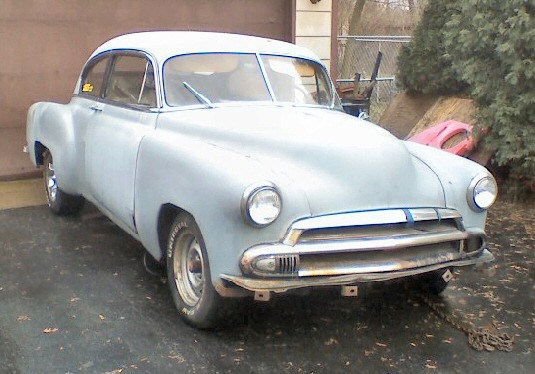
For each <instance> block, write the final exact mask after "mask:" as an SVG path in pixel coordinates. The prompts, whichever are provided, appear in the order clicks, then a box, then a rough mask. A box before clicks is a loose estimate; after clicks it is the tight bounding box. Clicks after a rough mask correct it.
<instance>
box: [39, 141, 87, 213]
mask: <svg viewBox="0 0 535 374" xmlns="http://www.w3.org/2000/svg"><path fill="white" fill-rule="evenodd" d="M43 165H44V170H43V177H44V180H45V191H46V199H47V201H48V206H49V207H50V209H51V210H52V212H54V213H55V214H58V215H70V214H75V213H78V212H79V211H80V210H82V208H83V207H84V204H85V199H84V198H83V197H82V196H75V195H70V194H68V193H65V192H63V190H61V188H59V187H58V184H57V180H56V171H55V169H54V160H53V159H52V154H51V153H50V151H48V150H47V151H46V152H45V153H44V154H43Z"/></svg>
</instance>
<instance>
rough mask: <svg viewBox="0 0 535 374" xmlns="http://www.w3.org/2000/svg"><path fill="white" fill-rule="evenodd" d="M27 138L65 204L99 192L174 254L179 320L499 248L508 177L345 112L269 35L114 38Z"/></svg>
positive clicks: (105, 205) (171, 265)
mask: <svg viewBox="0 0 535 374" xmlns="http://www.w3.org/2000/svg"><path fill="white" fill-rule="evenodd" d="M27 142H28V146H27V150H28V152H29V155H30V157H31V160H32V161H33V163H34V164H35V165H36V166H40V165H42V166H43V170H44V176H45V182H46V191H47V196H48V202H49V206H50V208H51V209H52V211H53V212H54V213H57V214H70V213H76V212H77V211H79V210H80V209H81V208H82V206H83V203H84V201H85V200H89V201H90V202H91V203H93V204H94V205H95V206H97V207H98V208H99V209H100V210H101V211H102V212H103V213H104V214H106V215H107V216H108V217H109V218H110V219H111V220H113V222H115V223H116V224H117V225H118V226H120V227H121V228H122V229H124V230H125V231H126V232H128V233H129V234H130V235H132V236H133V237H134V238H136V239H137V240H139V241H140V242H141V243H142V244H143V245H144V247H145V248H146V250H147V252H148V253H149V254H150V255H151V256H152V258H153V259H154V260H156V261H158V262H161V263H166V266H167V272H168V278H169V284H170V288H171V294H172V296H173V299H174V301H175V304H176V306H177V309H178V311H179V314H180V315H181V316H182V317H183V318H184V319H185V321H186V322H188V323H190V324H192V325H194V326H196V327H199V328H206V327H211V326H214V325H215V324H217V323H218V322H219V321H220V319H221V318H222V317H223V316H224V315H225V312H228V308H227V307H228V305H227V304H231V303H230V301H231V300H233V298H236V297H244V296H254V298H255V299H257V300H269V299H270V298H271V297H272V296H273V295H274V294H276V293H282V292H287V291H291V290H295V289H300V288H310V287H316V286H337V287H340V289H341V293H342V295H346V296H354V295H356V294H357V289H358V286H359V285H360V284H362V283H364V282H375V281H386V280H390V279H395V278H409V277H411V278H416V279H418V280H420V282H421V283H422V284H423V285H424V286H425V287H426V288H427V289H428V290H430V291H432V292H435V293H439V292H441V291H442V290H443V289H444V288H445V287H446V285H447V282H448V281H449V279H450V278H451V271H450V269H451V268H452V267H455V266H465V265H474V264H481V263H484V262H488V261H491V260H492V259H493V256H492V254H490V252H489V251H488V249H487V240H486V235H485V232H484V227H485V219H486V212H487V209H488V208H489V207H490V206H491V205H492V204H493V202H494V200H495V198H496V193H497V187H496V182H495V180H494V178H493V177H492V175H491V174H490V173H489V172H488V171H487V170H486V169H485V168H483V167H481V166H479V165H477V164H475V163H473V162H471V161H468V160H466V159H463V158H460V157H457V156H453V155H450V154H448V153H446V152H443V151H440V150H436V149H432V148H430V147H426V146H422V145H418V144H415V143H409V142H404V141H400V140H398V139H396V138H395V137H394V136H392V135H391V134H390V133H388V132H387V131H385V130H383V129H382V128H380V127H377V126H375V125H373V124H371V123H370V122H366V121H362V120H360V119H358V118H355V117H352V116H350V115H347V114H345V113H343V111H342V110H341V105H340V102H339V99H338V97H337V95H336V92H335V90H334V86H333V83H332V82H331V80H330V78H329V76H328V73H327V71H326V69H325V66H324V65H323V64H322V63H321V61H320V60H319V59H318V57H317V56H316V55H314V54H313V53H312V52H310V51H309V50H306V49H304V48H300V47H298V46H295V45H292V44H289V43H284V42H280V41H275V40H268V39H263V38H257V37H250V36H243V35H231V34H218V33H202V32H171V31H169V32H147V33H137V34H128V35H123V36H119V37H117V38H114V39H112V40H110V41H108V42H106V43H104V44H103V45H102V46H100V47H99V48H98V49H97V50H96V51H95V52H94V53H93V54H92V55H91V57H90V58H89V60H88V61H87V63H86V65H85V66H84V68H83V70H82V72H81V75H80V78H79V80H78V83H77V84H76V88H75V90H74V95H73V97H72V99H71V101H70V103H68V104H66V105H62V104H56V103H50V102H40V103H36V104H34V105H32V106H31V108H30V109H29V112H28V122H27Z"/></svg>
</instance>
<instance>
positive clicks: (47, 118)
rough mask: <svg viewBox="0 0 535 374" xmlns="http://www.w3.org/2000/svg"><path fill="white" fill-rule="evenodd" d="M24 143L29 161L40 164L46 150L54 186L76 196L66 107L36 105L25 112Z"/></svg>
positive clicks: (70, 121)
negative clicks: (52, 163)
mask: <svg viewBox="0 0 535 374" xmlns="http://www.w3.org/2000/svg"><path fill="white" fill-rule="evenodd" d="M26 141H27V144H28V150H29V155H30V160H31V161H32V163H33V164H34V165H35V166H39V165H42V163H43V158H42V153H43V152H44V150H46V149H48V150H49V151H50V153H51V154H52V157H53V158H54V168H55V172H56V177H57V182H58V186H59V187H60V188H61V189H62V190H64V191H65V192H67V193H71V194H77V193H78V188H77V186H78V177H77V168H76V160H77V157H76V154H75V139H74V126H73V119H72V113H71V110H70V109H69V107H68V106H67V105H63V104H57V103H49V102H39V103H35V104H33V105H32V106H31V107H30V109H29V110H28V117H27V122H26Z"/></svg>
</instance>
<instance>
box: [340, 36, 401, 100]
mask: <svg viewBox="0 0 535 374" xmlns="http://www.w3.org/2000/svg"><path fill="white" fill-rule="evenodd" d="M410 39H411V37H410V36H339V37H338V57H339V58H338V61H339V65H338V75H339V79H338V80H337V83H338V84H339V85H340V86H342V87H343V86H347V85H351V84H352V82H353V81H354V78H355V73H360V81H361V82H364V84H363V86H366V82H369V81H370V77H371V75H372V71H373V68H374V66H375V60H376V59H377V53H378V52H379V51H381V52H382V54H383V57H382V60H381V65H380V68H379V74H378V76H377V84H376V86H375V87H374V90H373V94H372V97H371V102H372V107H373V104H374V103H375V104H384V105H386V104H388V103H389V102H390V100H391V99H392V97H393V96H394V95H395V94H396V93H397V87H396V77H395V75H396V69H397V66H396V65H397V58H398V54H399V51H400V50H401V46H402V45H403V44H404V43H408V42H409V41H410Z"/></svg>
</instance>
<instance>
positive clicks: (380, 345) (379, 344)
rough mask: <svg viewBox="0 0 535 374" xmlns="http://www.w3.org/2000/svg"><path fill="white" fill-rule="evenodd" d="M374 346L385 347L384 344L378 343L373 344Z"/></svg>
mask: <svg viewBox="0 0 535 374" xmlns="http://www.w3.org/2000/svg"><path fill="white" fill-rule="evenodd" d="M375 345H376V346H378V347H387V345H386V344H385V343H380V342H377V343H375Z"/></svg>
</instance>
